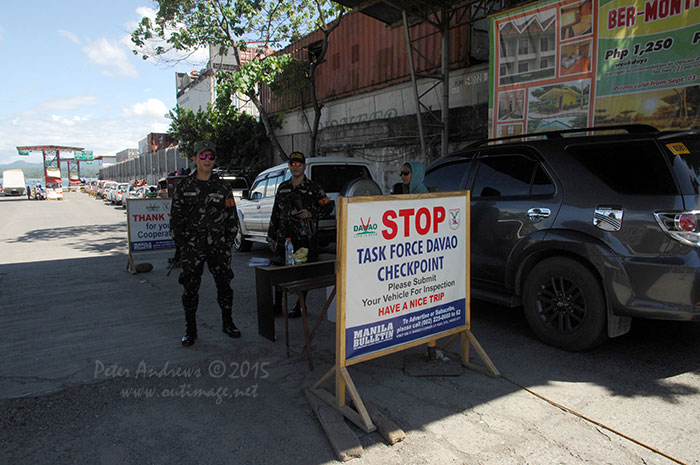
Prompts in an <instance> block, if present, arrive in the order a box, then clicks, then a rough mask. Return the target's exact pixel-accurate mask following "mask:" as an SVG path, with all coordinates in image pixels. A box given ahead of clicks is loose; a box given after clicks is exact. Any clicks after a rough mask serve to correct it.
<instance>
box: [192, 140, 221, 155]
mask: <svg viewBox="0 0 700 465" xmlns="http://www.w3.org/2000/svg"><path fill="white" fill-rule="evenodd" d="M193 150H194V154H193V155H199V154H200V153H202V152H204V151H205V150H211V151H212V153H216V145H214V143H213V142H212V141H209V140H200V141H199V142H195V143H194V147H193Z"/></svg>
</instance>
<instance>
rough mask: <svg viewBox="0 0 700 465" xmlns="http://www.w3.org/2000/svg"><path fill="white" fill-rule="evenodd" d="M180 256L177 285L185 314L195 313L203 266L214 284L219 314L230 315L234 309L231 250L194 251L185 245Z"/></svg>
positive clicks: (219, 248) (195, 248)
mask: <svg viewBox="0 0 700 465" xmlns="http://www.w3.org/2000/svg"><path fill="white" fill-rule="evenodd" d="M180 252H181V255H180V258H181V267H182V268H181V269H182V272H181V273H180V279H179V281H180V284H182V286H183V287H184V292H183V294H182V306H183V307H184V309H185V313H186V314H187V313H194V312H196V311H197V305H198V304H199V286H200V284H201V283H202V272H203V271H204V264H205V263H206V264H207V266H208V267H209V271H210V272H211V275H212V277H213V278H214V283H215V284H216V301H217V302H218V303H219V307H221V311H222V314H228V315H230V314H231V309H232V307H233V289H231V280H232V279H233V270H232V269H231V249H230V248H227V247H226V248H225V247H206V248H197V247H192V246H190V245H186V246H184V247H183V248H182V250H181V251H180Z"/></svg>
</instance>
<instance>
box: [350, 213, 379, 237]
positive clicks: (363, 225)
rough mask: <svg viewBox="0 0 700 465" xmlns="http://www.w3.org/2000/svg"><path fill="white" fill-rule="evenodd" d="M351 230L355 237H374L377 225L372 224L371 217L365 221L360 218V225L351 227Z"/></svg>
mask: <svg viewBox="0 0 700 465" xmlns="http://www.w3.org/2000/svg"><path fill="white" fill-rule="evenodd" d="M352 230H353V232H354V233H355V237H360V236H376V235H377V223H372V217H369V218H367V221H365V220H364V219H363V218H362V217H360V224H356V225H355V226H353V227H352Z"/></svg>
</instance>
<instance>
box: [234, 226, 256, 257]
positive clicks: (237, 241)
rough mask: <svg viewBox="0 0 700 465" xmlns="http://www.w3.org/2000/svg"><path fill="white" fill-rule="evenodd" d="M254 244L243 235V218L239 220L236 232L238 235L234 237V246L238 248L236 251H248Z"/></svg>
mask: <svg viewBox="0 0 700 465" xmlns="http://www.w3.org/2000/svg"><path fill="white" fill-rule="evenodd" d="M252 245H253V243H252V242H250V241H249V240H246V238H245V236H243V229H242V228H241V220H238V232H237V233H236V237H235V238H234V239H233V248H234V249H236V252H247V251H249V250H250V248H251V246H252Z"/></svg>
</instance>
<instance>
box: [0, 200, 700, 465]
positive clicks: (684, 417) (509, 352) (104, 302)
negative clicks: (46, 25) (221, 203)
mask: <svg viewBox="0 0 700 465" xmlns="http://www.w3.org/2000/svg"><path fill="white" fill-rule="evenodd" d="M0 218H1V219H2V221H0V318H1V320H0V321H1V322H2V330H3V335H2V337H1V338H0V430H1V431H0V435H1V437H2V438H3V446H2V448H0V463H12V464H22V463H27V464H30V463H31V464H34V463H85V464H95V463H104V464H119V463H134V464H142V463H163V464H165V463H168V464H173V463H175V464H180V463H207V464H216V463H237V464H259V463H266V462H272V461H275V462H283V463H290V464H297V463H298V464H326V463H329V464H330V463H336V461H335V454H334V453H333V450H332V449H331V447H330V445H329V443H328V441H327V440H326V437H325V435H324V433H323V431H322V429H321V427H320V425H319V423H318V421H317V420H316V418H315V416H314V415H313V413H312V411H311V409H310V408H309V406H308V404H307V403H306V400H305V398H304V396H303V394H302V389H303V388H304V387H306V386H309V385H311V384H313V383H314V382H315V381H316V380H317V379H318V378H320V376H321V375H322V374H323V373H324V372H325V371H326V370H327V369H328V368H329V367H330V366H331V365H332V363H333V357H334V355H333V354H334V352H333V347H334V328H333V326H332V325H331V324H324V325H322V326H321V332H320V334H319V335H318V336H317V338H316V339H315V341H314V357H315V362H316V369H315V371H313V372H309V370H308V368H307V365H306V362H305V360H304V359H303V358H302V357H300V356H292V357H291V358H290V359H287V358H286V357H285V355H284V346H283V344H282V342H277V343H272V342H269V341H267V340H266V339H263V338H261V337H259V336H258V335H257V322H256V318H255V310H254V301H255V294H254V280H253V272H252V269H250V268H248V267H247V262H248V260H250V258H251V257H253V256H268V255H267V251H266V250H265V249H264V248H263V247H260V246H254V247H253V250H252V251H251V252H248V253H244V254H236V255H234V264H233V268H234V271H235V273H236V278H235V280H234V287H235V292H236V294H235V299H236V308H235V310H234V318H235V320H236V322H237V323H238V324H239V326H240V327H241V328H242V330H243V337H242V338H241V339H240V340H231V339H229V338H227V337H226V336H224V335H223V334H222V333H221V330H220V320H219V315H218V310H217V308H216V302H215V295H214V294H215V291H214V285H213V282H212V280H211V277H210V275H209V274H208V273H207V274H205V279H204V281H203V288H202V300H201V303H200V311H199V314H198V317H199V328H200V329H199V335H200V338H199V339H198V341H197V343H196V344H195V345H194V346H193V347H191V348H187V349H185V348H182V347H181V346H180V345H179V337H180V336H181V333H182V331H183V326H184V323H183V318H182V313H181V310H180V304H179V295H180V287H179V285H178V284H177V280H176V276H175V273H173V275H171V276H170V277H166V276H165V272H166V265H167V258H168V255H169V254H168V253H160V254H150V255H142V256H139V258H138V259H137V262H140V261H147V262H150V263H152V264H153V265H154V270H153V271H152V272H150V273H146V274H139V275H131V274H129V273H127V272H126V271H124V268H125V265H126V227H125V214H124V212H123V210H120V209H116V208H114V207H111V206H107V205H103V204H102V202H100V201H96V200H94V199H92V198H90V197H88V196H87V195H85V194H79V193H69V194H66V199H65V201H63V202H49V201H45V202H38V201H27V200H23V199H13V198H4V197H0ZM310 299H311V306H312V308H314V309H316V312H317V311H318V309H319V307H320V302H321V299H322V295H321V293H320V292H316V293H312V294H311V297H310ZM472 322H473V331H474V333H475V335H476V336H477V337H478V339H479V341H480V342H481V344H482V345H483V346H484V348H485V350H486V351H487V352H488V354H489V355H490V356H491V358H492V360H493V362H494V363H495V365H496V366H497V367H498V369H499V370H500V371H501V373H502V374H503V377H501V378H496V379H494V378H489V377H486V376H483V375H480V374H478V373H475V372H473V371H469V370H467V371H465V372H464V373H463V374H462V375H460V376H453V377H411V376H407V375H406V374H404V370H403V367H404V361H405V357H406V356H407V355H412V354H418V353H421V349H415V350H411V351H409V352H401V353H397V354H393V355H391V356H388V357H384V358H381V359H378V360H374V361H370V362H366V363H362V364H359V365H357V366H353V367H351V369H350V372H351V374H352V376H353V379H354V381H355V384H356V385H357V387H358V389H359V391H360V392H361V394H362V396H363V398H364V399H366V400H369V401H371V402H373V403H374V404H376V405H377V406H378V407H380V408H381V409H383V410H384V411H385V412H387V413H388V415H389V416H390V417H391V418H393V419H394V420H395V421H396V422H398V423H399V424H400V425H401V427H402V428H403V429H404V430H405V431H406V433H407V438H406V439H405V440H404V441H403V442H401V443H399V444H397V445H395V446H393V447H392V446H388V445H386V444H385V443H384V442H383V441H382V439H381V438H380V437H379V436H378V435H377V434H376V433H373V434H364V433H361V432H360V431H359V430H355V432H356V433H357V434H358V436H359V437H360V440H361V443H362V444H363V446H364V454H363V456H362V457H361V458H359V459H354V460H353V461H352V462H351V463H356V464H358V465H360V464H371V465H375V464H376V465H378V464H407V463H411V464H447V463H454V464H458V463H459V464H499V465H501V464H553V463H557V464H572V465H573V464H581V463H590V464H607V463H609V464H641V463H644V464H672V463H677V462H674V460H673V458H675V459H676V460H677V461H680V462H682V463H689V464H690V463H693V464H700V444H699V443H698V441H697V438H698V437H700V431H699V430H700V417H699V416H698V413H697V411H698V402H699V401H700V325H698V324H693V323H673V322H644V321H641V322H640V321H635V322H634V327H633V331H632V333H631V334H628V335H626V336H624V337H622V338H618V339H616V340H613V341H611V342H609V343H608V344H606V345H604V346H603V347H601V348H599V349H596V350H594V351H590V352H585V353H576V354H572V353H567V352H563V351H560V350H558V349H554V348H551V347H547V346H544V345H542V344H541V343H539V342H538V341H537V340H535V339H534V338H533V336H532V334H531V333H530V332H529V331H528V329H527V328H526V326H525V323H524V318H523V317H522V315H521V314H520V313H518V312H517V311H512V310H508V309H504V308H500V307H494V306H490V305H485V304H483V303H479V302H474V303H473V305H472ZM293 323H294V325H293V326H294V327H293V331H292V338H293V346H294V347H296V349H300V348H301V344H300V343H299V341H300V328H299V326H300V322H299V321H298V320H296V321H293ZM277 326H278V328H277V334H278V337H283V332H282V331H281V326H282V322H281V321H280V320H277ZM451 350H453V348H452V347H450V348H448V353H449V352H450V351H451ZM472 359H473V361H475V362H478V359H475V358H474V354H473V352H472ZM204 392H206V393H207V394H208V395H209V396H208V397H207V396H205V395H204V394H203V393H204ZM225 394H229V395H225ZM546 399H548V400H549V401H552V402H555V403H557V404H558V405H560V406H561V407H564V408H560V407H557V406H555V405H553V404H552V403H550V402H548V401H547V400H546ZM583 417H586V418H588V419H589V420H591V421H589V420H586V419H584V418H583ZM594 422H595V423H594ZM664 454H665V455H664ZM669 457H671V458H669Z"/></svg>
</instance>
